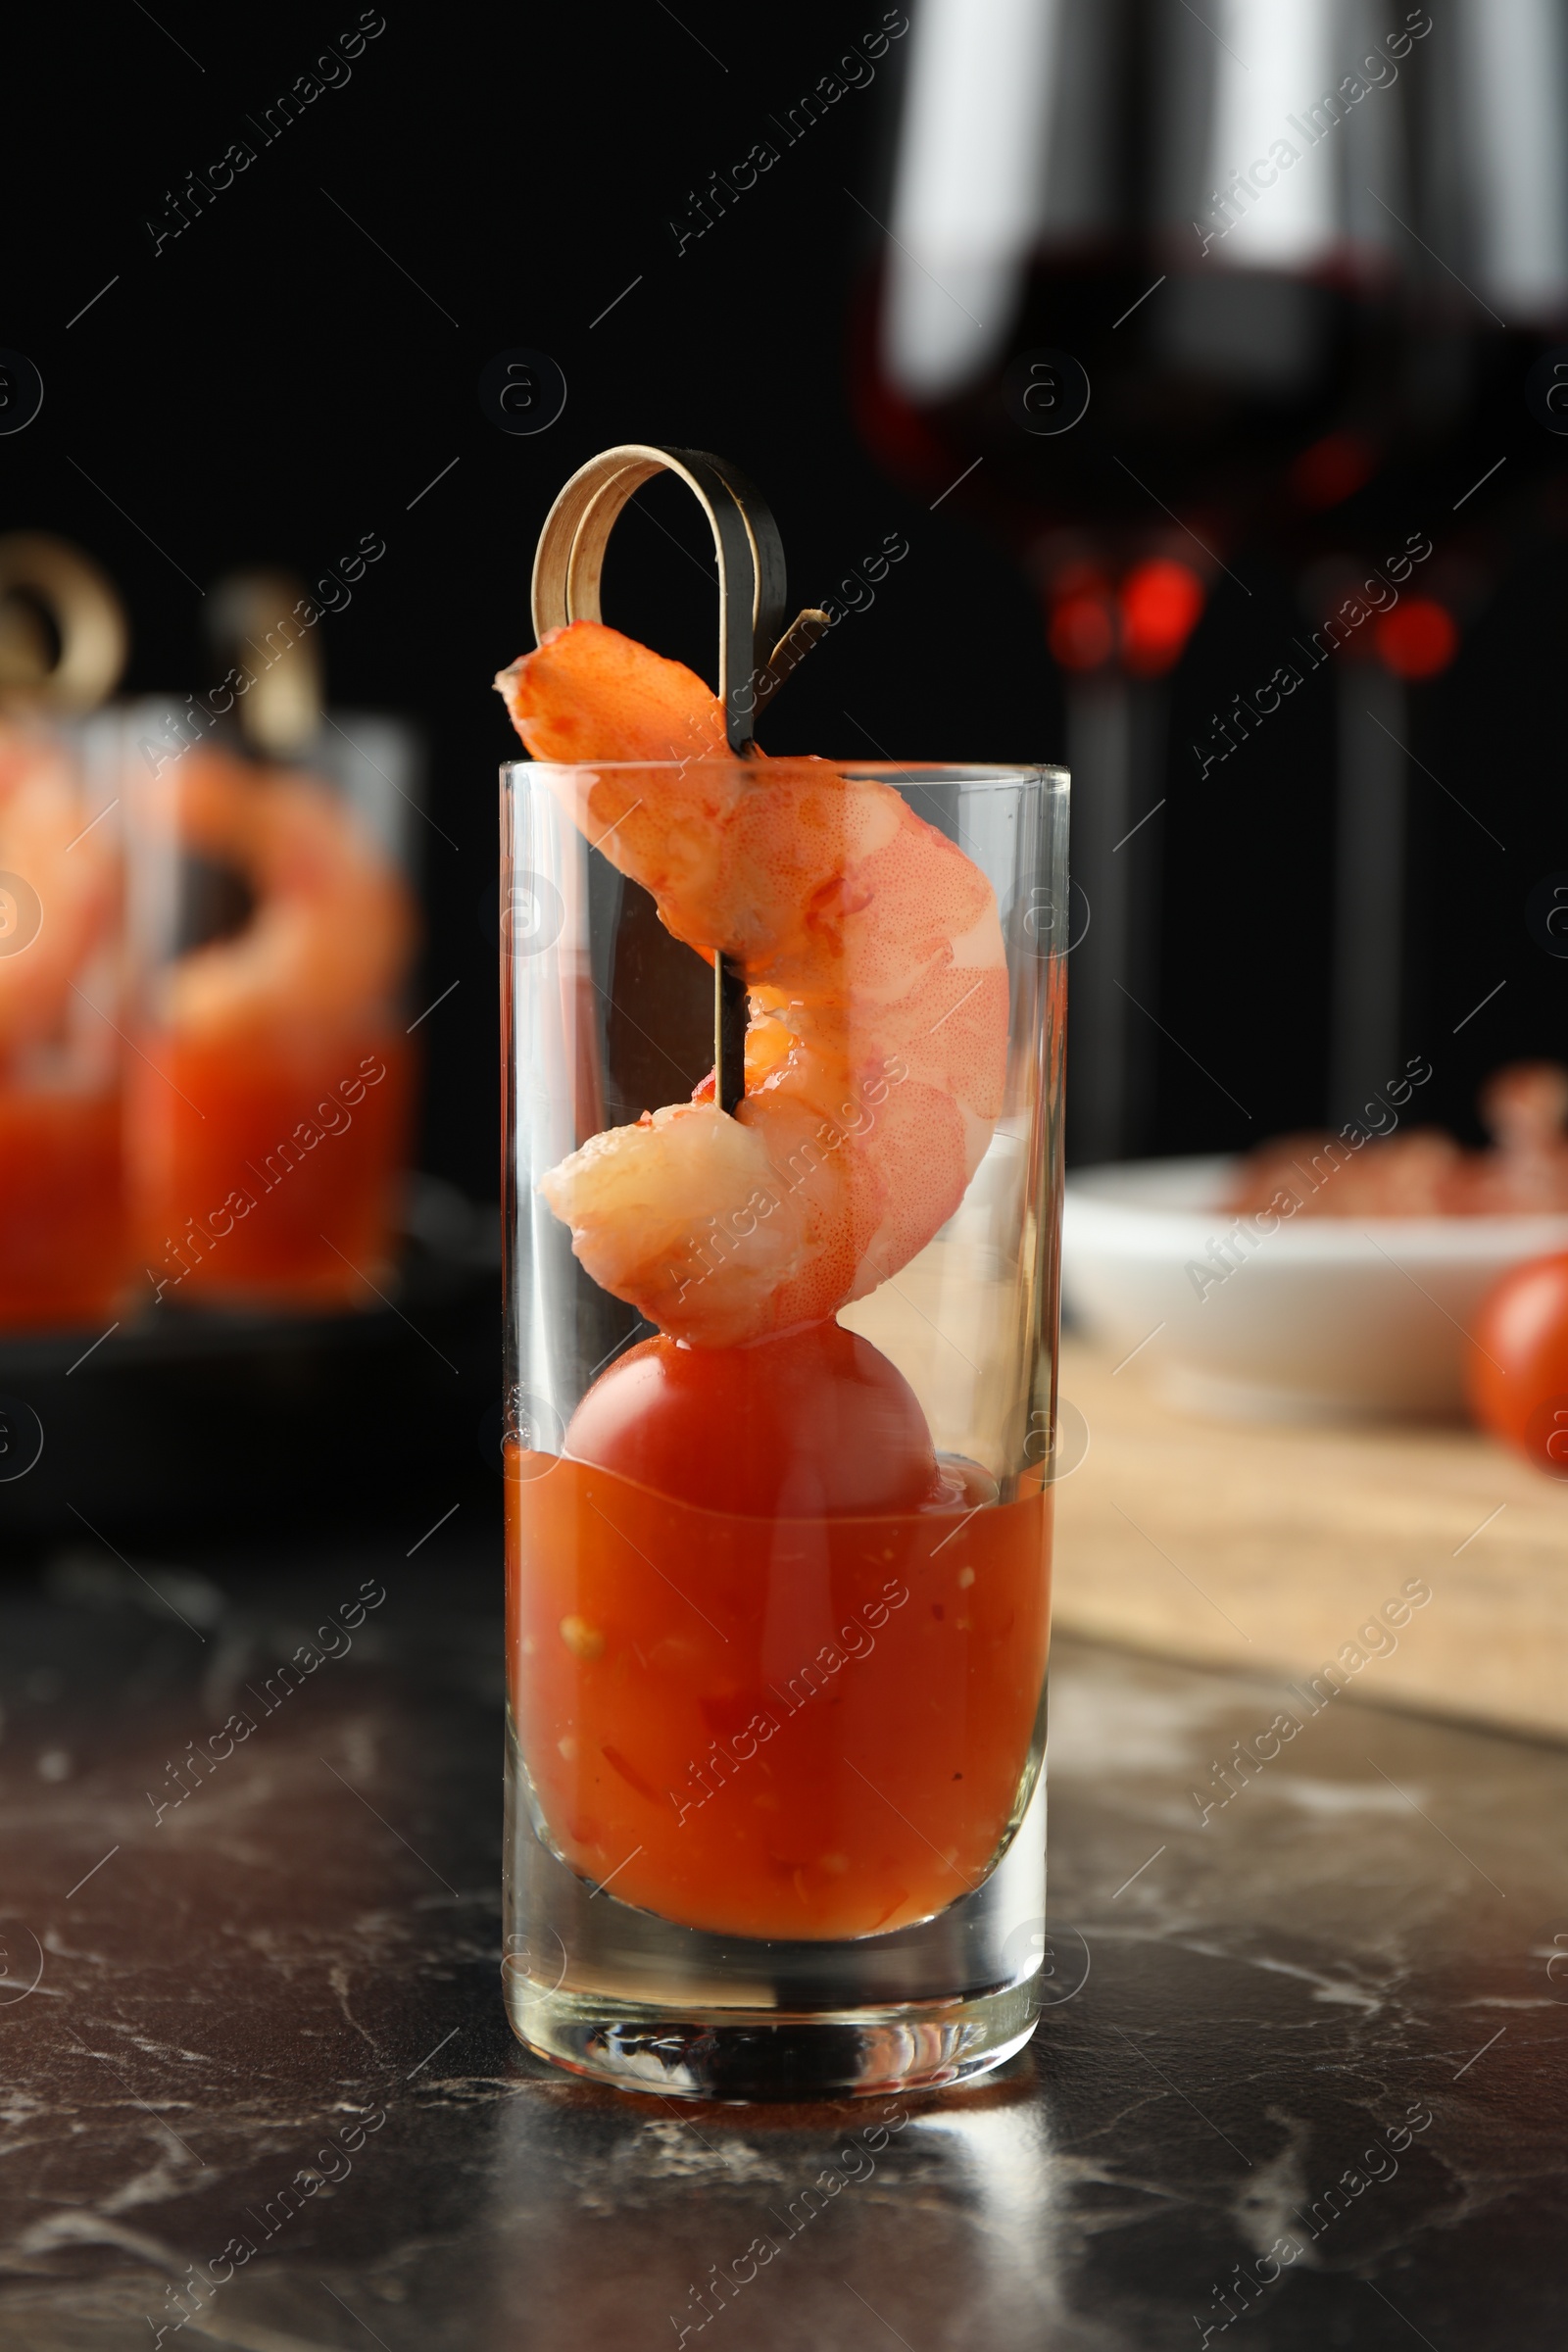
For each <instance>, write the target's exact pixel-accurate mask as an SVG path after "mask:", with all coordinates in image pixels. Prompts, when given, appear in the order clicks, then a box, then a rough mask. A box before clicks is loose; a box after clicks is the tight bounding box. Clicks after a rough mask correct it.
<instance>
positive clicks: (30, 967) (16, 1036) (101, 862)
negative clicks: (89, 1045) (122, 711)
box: [0, 727, 117, 1056]
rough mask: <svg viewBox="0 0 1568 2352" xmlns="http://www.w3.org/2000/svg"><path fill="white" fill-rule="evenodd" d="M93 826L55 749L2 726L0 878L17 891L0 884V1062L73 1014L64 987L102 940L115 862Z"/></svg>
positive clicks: (101, 831)
mask: <svg viewBox="0 0 1568 2352" xmlns="http://www.w3.org/2000/svg"><path fill="white" fill-rule="evenodd" d="M91 820H92V810H91V809H90V808H89V807H87V806H86V804H85V799H84V795H83V793H82V791H81V787H80V784H79V782H78V779H77V775H76V771H75V768H74V766H73V763H72V761H71V760H69V759H68V758H67V757H66V755H65V753H64V752H63V751H62V750H61V748H60V747H59V745H58V744H57V743H55V742H54V741H53V740H52V739H51V738H50V737H49V736H48V735H46V734H43V733H34V732H32V731H30V730H26V729H24V728H20V727H16V728H13V727H8V728H6V730H5V732H4V734H3V735H0V874H3V875H7V876H12V875H14V876H15V877H16V879H17V881H18V882H20V883H21V884H22V886H23V888H22V892H21V893H17V892H16V891H15V890H14V889H13V886H12V884H11V883H10V882H9V881H7V882H0V892H3V893H4V897H5V907H4V910H3V915H4V922H5V925H6V930H7V933H8V934H11V935H10V936H5V937H0V949H3V950H5V951H6V952H5V953H0V1056H4V1055H9V1054H14V1053H16V1052H17V1051H19V1050H20V1049H22V1048H24V1047H26V1046H29V1045H35V1044H37V1043H39V1042H40V1041H41V1040H43V1039H46V1038H49V1037H52V1036H53V1035H54V1034H55V1033H56V1032H57V1031H58V1030H60V1029H61V1028H62V1026H63V1025H64V1024H65V1023H66V1021H67V1020H68V1018H69V1016H70V1014H71V1009H72V997H71V983H72V981H73V979H75V978H77V977H78V976H79V974H80V972H81V970H82V967H83V965H84V964H85V963H86V961H87V959H88V957H89V956H91V955H92V953H93V951H94V949H95V948H97V947H98V946H99V945H100V944H101V943H102V942H103V941H104V940H105V939H106V938H107V936H108V933H109V929H110V924H111V921H112V918H113V915H114V911H115V904H116V871H117V854H116V850H115V844H114V839H113V835H112V832H111V831H110V829H109V828H108V827H107V826H98V827H95V828H93V829H92V830H90V831H89V830H86V828H87V827H89V826H90V825H91ZM28 893H30V894H31V896H30V897H28V896H27V895H25V894H28ZM34 900H35V901H36V905H34V904H33V901H34ZM34 924H36V928H35V929H34V928H33V926H34ZM13 926H15V929H14V931H13ZM27 932H31V937H30V938H29V937H26V936H25V934H26V933H27ZM14 943H15V944H14Z"/></svg>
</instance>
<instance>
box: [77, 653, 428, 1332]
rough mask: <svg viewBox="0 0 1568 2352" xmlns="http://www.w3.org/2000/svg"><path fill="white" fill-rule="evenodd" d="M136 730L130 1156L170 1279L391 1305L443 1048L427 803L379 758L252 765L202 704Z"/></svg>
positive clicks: (212, 1300)
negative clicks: (423, 1021) (408, 1192)
mask: <svg viewBox="0 0 1568 2352" xmlns="http://www.w3.org/2000/svg"><path fill="white" fill-rule="evenodd" d="M119 725H120V743H119V759H120V765H121V771H122V774H123V792H124V799H125V807H126V810H127V812H128V835H129V865H130V907H131V927H132V938H133V955H134V960H135V964H136V989H135V1005H134V1011H133V1015H132V1020H131V1023H130V1036H131V1041H132V1043H133V1045H134V1047H135V1058H134V1059H133V1060H132V1061H131V1062H130V1063H129V1064H128V1065H127V1073H126V1105H127V1142H126V1150H127V1166H128V1181H129V1193H130V1202H131V1213H132V1219H133V1224H134V1228H135V1233H136V1239H137V1244H138V1249H139V1251H140V1255H141V1257H142V1259H143V1261H144V1263H145V1265H146V1267H147V1268H148V1270H149V1279H150V1280H151V1282H152V1283H153V1284H154V1286H155V1288H156V1287H157V1286H158V1285H160V1284H162V1285H163V1286H164V1289H163V1290H161V1291H159V1293H158V1295H159V1296H160V1297H162V1296H164V1295H165V1292H167V1293H168V1295H169V1296H170V1297H172V1298H173V1299H176V1300H177V1301H179V1302H181V1303H184V1304H198V1303H199V1304H202V1305H211V1306H221V1307H246V1308H258V1307H262V1308H280V1309H283V1310H285V1311H296V1312H297V1311H302V1310H309V1309H313V1308H314V1309H325V1310H331V1309H334V1308H367V1307H373V1306H374V1305H375V1304H376V1303H377V1295H376V1289H375V1287H374V1286H376V1285H382V1284H384V1283H385V1282H386V1281H387V1280H388V1278H389V1276H390V1274H391V1272H392V1270H393V1267H394V1261H395V1257H396V1247H397V1245H396V1236H397V1233H398V1228H399V1216H400V1209H401V1195H402V1188H403V1183H404V1176H405V1171H406V1169H407V1165H408V1151H409V1141H410V1127H411V1123H412V1117H413V1109H414V1096H415V1089H416V1080H417V1068H416V1058H417V1056H416V1049H417V1044H418V1042H419V1041H418V1040H417V1039H415V1040H412V1041H411V1040H410V1038H409V1036H408V1034H407V1027H408V1019H409V1014H408V1006H407V1004H406V1002H405V994H406V988H407V982H408V976H409V972H410V969H411V966H412V963H413V960H414V956H415V953H416V948H417V929H418V925H417V909H416V900H415V895H414V891H413V888H412V886H411V883H410V880H409V878H408V876H407V874H406V872H405V870H404V867H405V857H406V851H407V837H406V828H405V826H404V823H403V817H404V813H405V809H406V796H403V795H402V794H401V792H400V791H399V789H398V788H397V787H396V786H394V785H392V784H391V783H390V782H387V781H385V780H384V779H383V778H382V776H381V771H380V770H379V769H378V768H376V767H374V766H373V764H372V763H371V762H369V761H368V760H357V761H353V760H351V761H342V760H340V761H339V762H338V772H337V773H335V774H328V773H323V772H320V769H319V768H318V766H317V764H316V761H315V758H314V751H315V749H316V744H315V742H308V743H306V744H304V745H302V746H300V747H299V749H298V751H297V752H296V753H295V754H294V755H293V756H292V757H291V758H290V759H289V760H288V761H287V762H285V761H284V760H281V759H277V758H272V759H265V758H258V757H254V756H253V757H247V756H245V755H244V752H243V750H242V746H241V743H240V741H239V739H238V738H237V737H236V736H234V735H233V734H231V733H229V734H225V733H224V732H223V731H221V730H219V729H212V730H211V731H208V728H207V727H206V726H204V724H203V721H202V718H201V717H200V716H199V715H198V716H196V717H193V716H192V711H191V705H190V701H189V698H187V701H186V703H185V704H184V705H183V706H181V705H178V704H172V703H171V704H163V703H151V702H149V703H146V704H142V705H138V706H133V707H132V708H131V709H130V710H128V711H126V712H124V713H123V714H121V716H120V719H119ZM339 732H341V730H340V731H339ZM381 732H382V735H383V736H385V735H386V734H387V733H388V732H389V730H387V729H386V728H383V729H382V731H381ZM319 741H320V743H321V746H322V748H323V749H325V750H327V751H329V752H330V751H334V750H336V749H338V748H340V747H338V745H337V738H336V737H335V736H333V737H322V738H319ZM377 748H378V749H379V750H380V751H381V753H382V755H383V757H384V756H385V754H386V752H387V750H388V745H387V743H386V742H385V741H381V740H379V739H378V745H377ZM322 764H323V765H324V762H323V763H322ZM395 793H396V794H397V797H394V794H395Z"/></svg>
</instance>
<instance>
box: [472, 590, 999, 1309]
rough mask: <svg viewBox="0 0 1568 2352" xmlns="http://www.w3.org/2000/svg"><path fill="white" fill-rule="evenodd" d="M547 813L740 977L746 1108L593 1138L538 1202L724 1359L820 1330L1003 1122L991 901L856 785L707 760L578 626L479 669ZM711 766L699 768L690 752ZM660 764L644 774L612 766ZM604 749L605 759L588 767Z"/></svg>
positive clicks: (965, 869)
mask: <svg viewBox="0 0 1568 2352" xmlns="http://www.w3.org/2000/svg"><path fill="white" fill-rule="evenodd" d="M497 683H498V685H499V686H500V688H501V690H502V692H503V694H504V695H505V696H506V699H507V704H508V708H509V710H510V711H511V712H512V716H513V719H514V721H515V725H516V727H517V731H518V733H519V734H520V735H521V737H522V740H523V742H524V744H525V745H526V746H527V749H528V750H529V752H530V753H531V754H532V756H533V757H534V758H535V759H537V760H545V761H551V762H556V763H566V762H569V763H571V764H570V771H569V773H566V774H564V775H563V776H561V777H560V778H559V779H558V781H557V790H558V793H559V795H560V797H561V798H563V800H564V803H565V805H566V808H567V810H568V813H569V814H570V816H571V817H572V820H573V822H574V823H575V824H576V825H577V826H578V828H579V830H580V831H581V832H583V833H584V834H585V835H586V836H587V838H588V839H590V840H591V841H593V842H595V843H596V844H597V845H598V846H599V847H600V848H601V849H602V850H603V851H604V854H605V855H606V857H608V858H610V859H611V860H612V861H613V864H615V865H616V866H617V867H618V868H619V869H620V871H621V872H622V873H625V874H628V875H630V876H631V878H632V879H633V880H634V881H637V882H640V883H642V884H643V885H644V887H645V888H647V889H648V890H649V891H650V892H652V894H653V896H654V899H655V901H656V902H657V905H658V907H659V912H660V916H661V919H662V922H663V923H664V925H665V927H666V929H667V930H669V931H670V932H671V933H672V934H673V936H674V937H675V938H677V939H680V940H684V941H685V942H686V943H687V944H688V945H689V946H692V947H694V948H696V949H698V950H699V951H700V952H704V953H707V954H708V955H710V956H711V954H712V953H713V952H714V951H718V952H720V953H722V954H723V955H724V956H727V957H729V958H731V959H732V960H733V961H734V962H735V963H737V964H738V965H739V966H740V968H741V969H742V971H743V972H744V974H745V978H746V982H747V988H748V992H749V999H750V1009H751V1020H750V1025H749V1028H748V1031H747V1039H746V1096H745V1100H744V1101H743V1102H742V1103H741V1104H740V1105H739V1107H738V1109H737V1111H736V1113H735V1115H734V1117H733V1118H732V1117H730V1116H729V1115H728V1114H727V1113H726V1112H724V1111H722V1110H720V1109H719V1108H718V1107H717V1105H716V1103H715V1102H714V1101H713V1081H712V1078H711V1076H710V1077H709V1078H708V1079H706V1080H705V1081H704V1083H703V1085H702V1086H700V1087H699V1088H698V1089H697V1092H696V1095H695V1096H694V1098H693V1100H692V1101H691V1102H689V1103H676V1104H671V1105H666V1106H664V1107H662V1108H661V1109H658V1110H655V1111H653V1112H645V1113H644V1114H643V1117H642V1118H641V1119H640V1120H638V1121H637V1123H636V1124H635V1125H633V1126H629V1127H615V1128H611V1129H610V1130H608V1131H607V1132H606V1133H605V1134H603V1135H597V1136H594V1137H593V1138H591V1139H590V1141H589V1142H588V1143H586V1144H585V1145H584V1146H583V1147H582V1148H581V1150H580V1151H577V1152H573V1153H572V1154H571V1155H570V1156H569V1158H567V1159H564V1160H563V1161H562V1162H561V1164H560V1165H559V1166H558V1167H556V1168H553V1169H551V1170H550V1171H549V1173H548V1174H547V1175H546V1176H545V1177H544V1178H543V1179H542V1180H541V1182H540V1186H539V1189H540V1191H541V1193H542V1194H543V1196H544V1198H545V1200H546V1201H548V1202H549V1204H550V1206H551V1208H552V1209H553V1210H554V1211H555V1213H556V1215H557V1216H558V1217H560V1218H561V1219H562V1220H563V1222H564V1223H565V1224H567V1225H568V1226H569V1227H570V1229H571V1236H572V1248H573V1250H575V1252H576V1254H577V1256H578V1258H579V1259H580V1260H581V1262H582V1263H583V1265H584V1266H585V1267H586V1268H587V1270H588V1272H589V1273H590V1274H591V1275H592V1276H593V1278H594V1279H595V1281H596V1282H598V1283H599V1284H601V1286H602V1287H603V1288H604V1289H606V1290H608V1291H611V1292H613V1293H614V1295H615V1296H616V1297H617V1298H621V1299H628V1300H629V1301H630V1302H631V1303H632V1304H634V1305H636V1306H638V1307H640V1308H641V1310H642V1312H643V1313H644V1314H645V1315H646V1316H647V1317H648V1318H649V1320H650V1321H651V1322H654V1323H657V1324H658V1325H659V1326H660V1327H661V1328H662V1330H663V1331H664V1332H666V1333H667V1334H668V1335H670V1336H671V1337H672V1338H675V1339H680V1340H686V1341H688V1342H689V1343H691V1344H692V1345H693V1346H699V1347H705V1348H730V1347H738V1346H742V1345H745V1344H747V1343H749V1342H752V1341H756V1340H760V1339H765V1338H768V1337H771V1336H774V1335H777V1334H779V1333H782V1332H786V1331H790V1330H794V1329H796V1328H798V1327H800V1326H802V1325H805V1324H809V1323H814V1322H819V1321H822V1320H824V1319H825V1318H826V1317H827V1316H829V1315H832V1314H833V1313H835V1312H836V1310H837V1309H838V1308H839V1307H841V1306H843V1305H846V1304H847V1303H848V1302H849V1301H850V1300H851V1299H860V1298H863V1297H864V1296H865V1295H866V1294H867V1293H868V1292H870V1291H872V1290H875V1289H876V1288H877V1287H878V1285H879V1284H881V1283H883V1282H885V1281H887V1280H888V1279H889V1277H890V1276H891V1275H893V1274H896V1273H897V1272H898V1271H899V1269H900V1267H901V1266H904V1265H906V1264H907V1262H908V1260H909V1259H910V1258H911V1257H913V1256H914V1254H915V1253H916V1251H917V1250H921V1249H923V1248H924V1247H925V1245H926V1243H927V1242H928V1241H930V1239H931V1238H932V1236H933V1235H934V1234H935V1233H936V1231H937V1230H938V1228H939V1227H940V1226H941V1225H943V1224H944V1223H946V1221H947V1219H948V1218H949V1217H950V1216H951V1215H952V1214H953V1211H954V1210H955V1208H956V1206H957V1204H958V1201H959V1200H960V1199H961V1198H962V1195H963V1192H964V1188H965V1187H966V1185H967V1184H968V1182H969V1179H970V1177H971V1176H972V1175H973V1173H974V1171H975V1169H976V1168H977V1167H978V1165H979V1163H980V1161H981V1159H982V1157H983V1156H984V1154H985V1151H986V1148H987V1145H988V1144H989V1142H990V1140H991V1134H992V1130H993V1128H994V1126H995V1123H996V1120H997V1118H998V1116H999V1114H1000V1112H1001V1109H1002V1102H1003V1083H1004V1076H1005V1062H1006V1045H1007V1011H1008V989H1007V973H1006V963H1005V952H1004V948H1003V941H1002V929H1001V924H1000V922H999V920H998V914H997V905H996V898H995V895H994V893H993V891H992V889H991V885H990V884H989V883H988V882H987V880H986V879H985V877H984V875H983V874H982V873H981V872H980V871H979V869H978V868H977V867H976V866H975V865H974V864H973V863H972V862H971V861H970V859H969V858H966V857H965V856H964V855H963V853H962V852H961V851H960V850H958V849H957V848H956V847H955V845H954V844H953V843H952V842H950V841H948V840H947V839H946V837H945V836H944V835H942V834H940V833H938V832H937V831H936V830H935V828H934V827H933V826H931V825H928V824H926V823H925V822H923V820H922V819H921V818H919V817H917V816H916V815H915V814H914V813H913V812H912V810H911V809H909V808H908V807H907V804H906V803H905V802H904V800H903V799H902V798H901V797H900V795H899V794H898V793H896V792H895V791H893V790H892V789H891V787H890V786H888V785H886V784H883V783H880V782H878V781H877V780H875V779H874V778H864V777H852V776H845V775H843V774H841V773H840V772H839V771H838V770H837V769H835V768H834V767H832V766H830V765H828V764H827V763H826V762H825V761H822V760H757V761H756V762H751V761H740V760H730V759H726V758H724V757H722V754H723V748H724V729H723V714H722V711H721V710H720V707H719V705H718V703H717V701H716V699H715V698H714V697H713V696H712V695H711V693H710V692H709V690H708V688H707V687H706V686H705V685H704V684H703V682H702V681H701V679H699V678H697V677H695V676H694V675H693V674H692V672H691V671H689V670H686V669H684V668H682V666H681V665H680V664H679V663H678V662H665V661H663V660H662V658H661V657H660V656H658V655H656V654H652V653H649V652H648V651H647V650H646V649H645V648H643V647H640V646H636V645H634V644H633V643H632V641H631V640H630V639H627V638H624V637H621V636H620V635H619V634H618V633H617V632H616V631H615V630H613V629H609V628H606V627H605V626H603V624H601V623H599V622H596V621H577V622H574V623H572V625H571V626H570V627H568V628H564V629H556V630H552V631H551V632H549V633H548V634H547V636H546V637H545V639H544V642H543V644H542V645H541V647H540V648H539V651H538V652H537V653H534V654H530V655H525V656H523V658H522V659H521V660H520V661H519V662H516V663H515V664H514V665H513V667H512V668H511V669H510V670H507V671H505V672H503V674H502V676H501V678H500V679H499V680H498V681H497ZM715 753H716V754H718V755H720V757H717V758H715V757H713V755H714V754H715ZM651 760H657V761H671V762H674V763H675V764H672V765H671V766H670V767H669V769H668V771H667V773H665V774H662V775H661V776H660V778H659V779H658V782H657V786H651V784H650V779H649V778H648V776H647V775H646V773H641V772H637V771H635V770H634V769H633V768H631V767H629V766H624V765H622V766H619V767H617V765H615V764H613V763H614V762H628V761H643V762H646V761H651ZM604 761H609V762H612V763H611V764H600V765H596V764H591V763H592V762H604Z"/></svg>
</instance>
